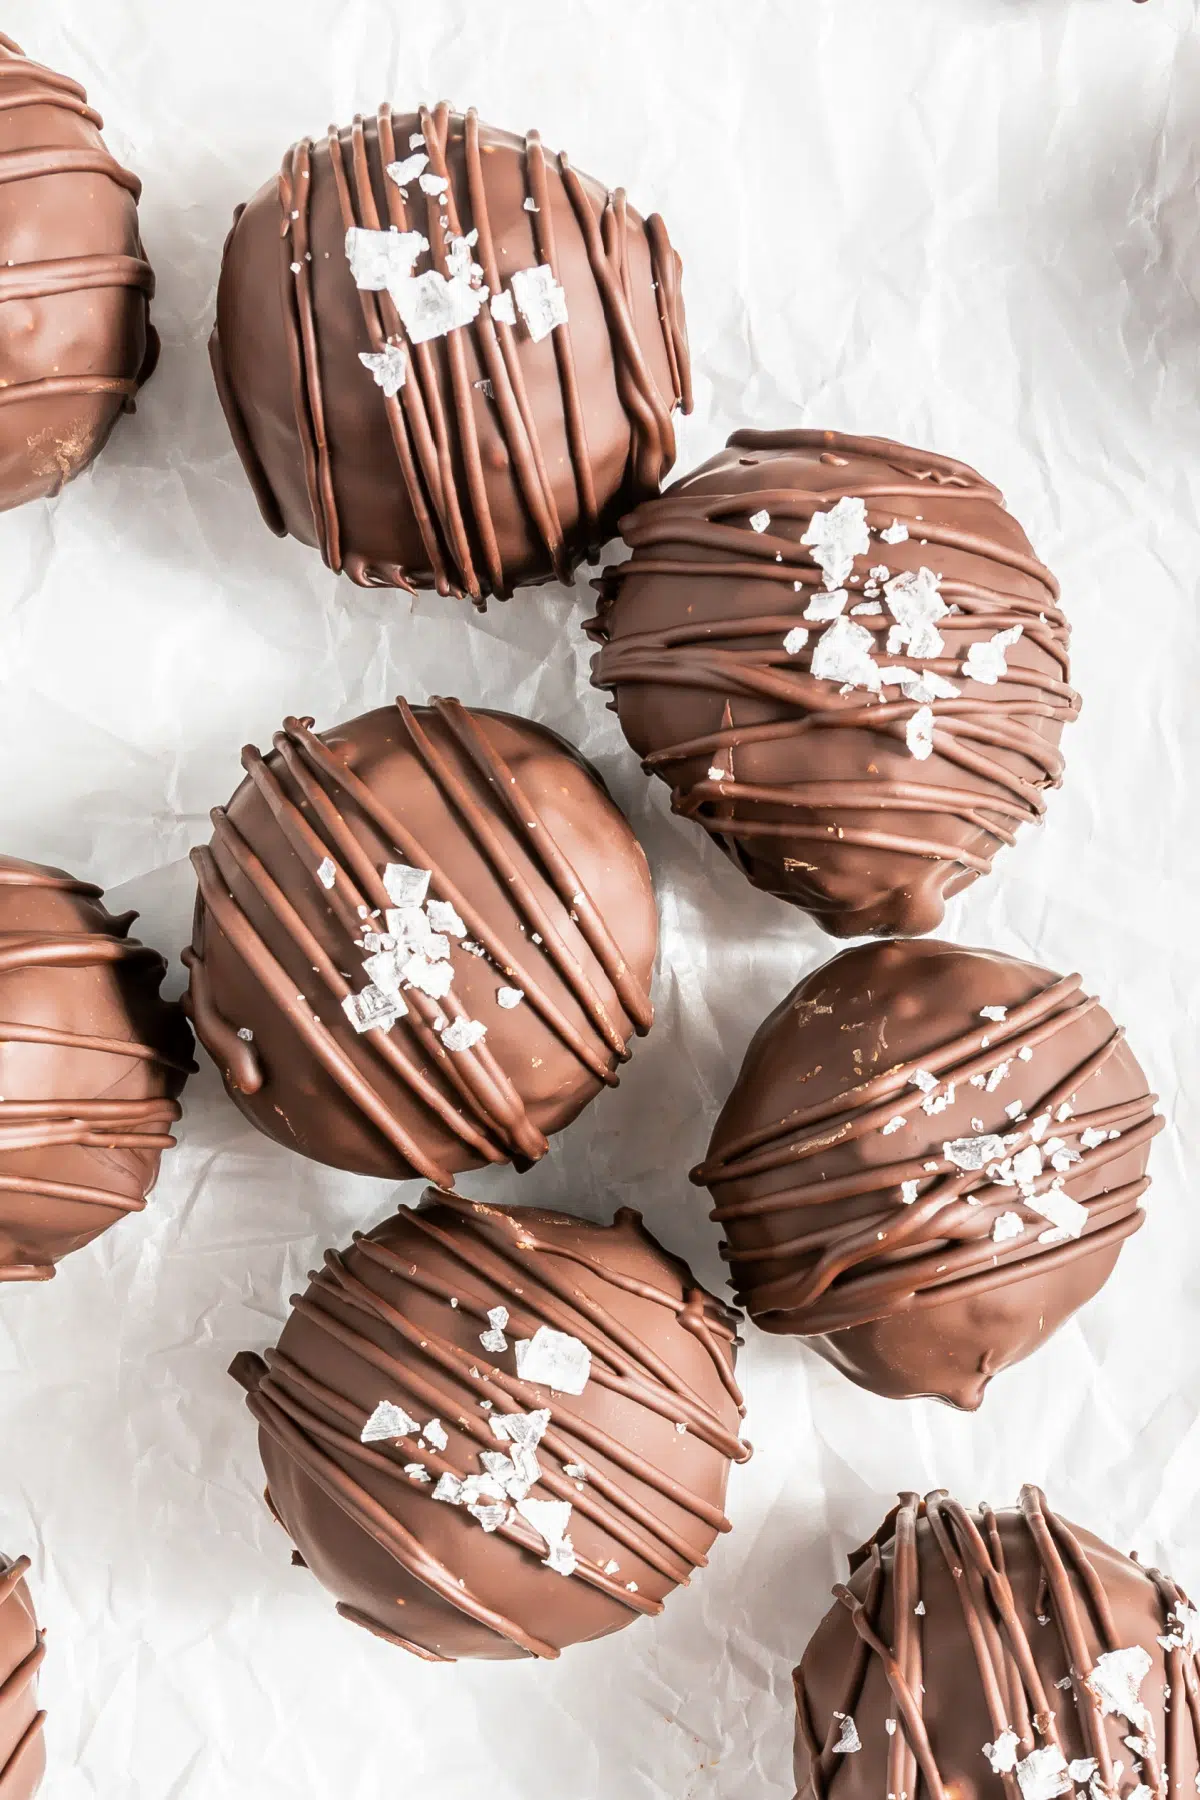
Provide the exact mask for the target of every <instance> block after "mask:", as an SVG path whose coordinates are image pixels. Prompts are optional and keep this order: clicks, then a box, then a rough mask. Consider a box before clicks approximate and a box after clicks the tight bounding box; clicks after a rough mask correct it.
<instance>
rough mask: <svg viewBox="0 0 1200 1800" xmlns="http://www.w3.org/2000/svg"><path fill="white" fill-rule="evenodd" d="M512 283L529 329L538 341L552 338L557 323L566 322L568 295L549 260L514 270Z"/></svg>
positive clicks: (514, 294)
mask: <svg viewBox="0 0 1200 1800" xmlns="http://www.w3.org/2000/svg"><path fill="white" fill-rule="evenodd" d="M510 285H511V287H512V292H513V298H514V300H515V301H516V303H517V310H518V311H519V312H520V314H521V317H522V318H523V319H524V321H525V329H526V330H527V331H528V333H529V335H530V337H531V338H532V339H533V341H534V343H535V344H537V343H540V342H541V340H542V339H543V338H545V337H549V335H550V333H551V332H552V331H553V330H554V327H555V326H556V325H565V324H566V322H567V296H566V295H565V294H564V292H563V290H562V289H561V288H560V287H559V285H558V283H557V281H555V279H554V270H553V269H552V268H551V267H550V265H549V264H548V263H542V264H540V265H539V267H538V268H536V269H514V270H513V273H512V277H511V282H510Z"/></svg>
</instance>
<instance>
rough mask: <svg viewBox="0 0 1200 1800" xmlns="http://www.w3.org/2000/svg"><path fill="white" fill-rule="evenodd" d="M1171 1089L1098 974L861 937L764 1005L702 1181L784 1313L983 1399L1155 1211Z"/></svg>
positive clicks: (922, 1381) (848, 1348) (736, 1274)
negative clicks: (1164, 1088)
mask: <svg viewBox="0 0 1200 1800" xmlns="http://www.w3.org/2000/svg"><path fill="white" fill-rule="evenodd" d="M1155 1098H1156V1096H1155V1095H1153V1094H1150V1093H1147V1091H1146V1078H1145V1076H1144V1075H1143V1073H1142V1071H1141V1069H1140V1068H1139V1066H1138V1064H1137V1061H1136V1060H1135V1058H1134V1056H1133V1054H1132V1052H1131V1051H1130V1049H1129V1047H1128V1045H1127V1044H1126V1042H1125V1034H1124V1032H1123V1031H1119V1030H1118V1029H1117V1028H1116V1026H1115V1025H1114V1024H1113V1022H1112V1020H1111V1019H1110V1017H1109V1016H1108V1014H1107V1013H1106V1012H1105V1010H1104V1008H1103V1007H1102V1006H1101V1005H1100V1003H1099V1001H1097V1000H1094V999H1091V998H1089V997H1088V996H1087V995H1086V994H1085V993H1084V990H1083V986H1082V984H1081V981H1080V978H1079V976H1078V975H1067V976H1057V975H1052V974H1051V973H1050V972H1049V971H1048V970H1046V969H1038V968H1035V967H1034V966H1033V965H1032V964H1031V963H1026V962H1018V961H1017V960H1016V959H1015V958H1014V957H1011V956H1000V955H998V954H996V953H995V952H994V951H987V950H964V949H959V948H958V947H957V946H956V945H953V944H940V943H936V942H933V941H925V942H917V943H903V942H900V943H884V944H877V943H868V944H861V945H859V946H858V947H857V948H855V949H853V950H845V951H843V952H842V954H841V955H840V956H835V957H834V959H833V961H832V962H830V963H827V964H826V965H825V967H824V968H823V969H818V970H817V971H816V972H815V973H814V974H812V975H809V976H807V977H806V979H805V980H804V981H802V982H801V983H800V985H799V986H798V987H797V988H795V989H794V990H793V992H792V993H790V994H789V995H788V997H787V999H786V1000H785V1001H784V1002H783V1003H782V1005H780V1006H778V1007H777V1008H776V1009H775V1011H774V1012H773V1013H772V1014H771V1015H770V1017H769V1018H768V1019H767V1020H766V1021H765V1023H764V1024H763V1025H762V1026H760V1028H759V1030H758V1031H757V1033H756V1034H755V1036H754V1038H753V1040H752V1042H751V1044H750V1048H749V1049H748V1050H747V1052H746V1058H745V1061H744V1062H743V1064H742V1068H741V1073H740V1074H739V1076H738V1078H737V1082H736V1083H735V1085H734V1088H733V1092H732V1093H731V1094H730V1096H729V1098H728V1100H727V1101H726V1102H725V1106H724V1109H723V1110H722V1112H721V1116H720V1118H719V1119H718V1120H717V1125H716V1129H715V1131H714V1132H713V1137H712V1142H711V1144H710V1145H709V1150H708V1160H707V1162H705V1163H704V1165H703V1166H702V1167H701V1168H700V1169H698V1170H696V1172H695V1174H694V1176H693V1179H694V1180H696V1181H700V1182H702V1183H704V1185H705V1186H707V1188H708V1189H709V1192H710V1193H711V1195H712V1197H713V1199H714V1201H715V1202H716V1206H715V1209H714V1211H713V1214H712V1216H713V1218H714V1219H718V1220H720V1221H721V1223H722V1224H723V1225H724V1227H725V1229H726V1231H727V1232H728V1234H729V1241H728V1243H727V1244H725V1245H723V1246H722V1252H723V1254H724V1255H725V1256H726V1257H727V1258H728V1260H729V1261H730V1263H731V1264H732V1266H733V1283H734V1286H735V1288H736V1289H737V1294H738V1299H739V1302H740V1303H741V1304H742V1305H744V1306H745V1307H746V1308H747V1309H748V1310H749V1312H750V1314H751V1316H752V1317H753V1318H754V1319H755V1321H756V1322H757V1323H758V1324H759V1325H760V1326H761V1327H762V1328H763V1330H764V1331H772V1332H777V1333H780V1334H783V1335H787V1336H802V1337H807V1338H809V1339H810V1340H811V1342H812V1346H813V1349H814V1350H817V1351H819V1353H820V1354H821V1355H822V1356H824V1357H825V1358H826V1359H827V1360H828V1361H829V1362H831V1363H833V1364H834V1366H835V1367H836V1368H839V1369H842V1370H843V1371H844V1372H845V1373H846V1374H847V1375H849V1376H850V1378H851V1380H852V1381H856V1382H858V1383H859V1385H860V1386H861V1387H866V1388H870V1389H871V1390H872V1391H873V1392H874V1393H877V1394H888V1395H892V1396H895V1397H905V1396H911V1395H918V1394H924V1395H932V1396H936V1397H937V1398H939V1399H942V1400H946V1401H949V1402H950V1404H951V1405H953V1406H960V1407H965V1408H968V1409H973V1408H975V1407H977V1406H978V1405H979V1403H980V1401H981V1400H982V1398H983V1394H984V1390H985V1388H986V1387H987V1384H988V1382H989V1380H990V1379H991V1377H992V1376H993V1375H994V1374H996V1372H997V1371H998V1370H999V1369H1004V1368H1007V1367H1008V1366H1009V1364H1010V1363H1015V1362H1020V1361H1021V1360H1022V1359H1023V1358H1024V1357H1026V1356H1028V1355H1029V1354H1030V1353H1031V1352H1032V1351H1034V1350H1036V1349H1037V1347H1038V1345H1039V1344H1040V1343H1042V1342H1043V1340H1044V1339H1045V1338H1047V1337H1049V1336H1050V1334H1051V1333H1052V1332H1054V1331H1057V1329H1058V1327H1059V1326H1060V1325H1061V1324H1062V1323H1063V1322H1064V1320H1066V1319H1068V1318H1070V1316H1071V1314H1072V1313H1073V1312H1075V1311H1076V1310H1077V1308H1079V1307H1080V1306H1082V1305H1083V1304H1084V1302H1085V1301H1087V1300H1090V1299H1091V1298H1092V1296H1093V1295H1094V1294H1096V1293H1097V1292H1098V1291H1099V1289H1100V1288H1101V1287H1102V1286H1103V1284H1104V1282H1105V1281H1106V1280H1107V1279H1108V1276H1109V1274H1110V1273H1111V1272H1112V1269H1113V1267H1114V1265H1115V1263H1116V1260H1117V1257H1118V1255H1119V1254H1120V1249H1121V1245H1122V1244H1123V1243H1124V1241H1125V1239H1126V1238H1127V1237H1129V1236H1131V1235H1132V1233H1133V1232H1135V1231H1136V1230H1137V1229H1138V1228H1139V1226H1140V1225H1141V1223H1142V1219H1143V1213H1142V1209H1141V1198H1142V1195H1143V1194H1144V1193H1145V1191H1146V1188H1147V1187H1148V1185H1149V1182H1148V1180H1147V1177H1146V1162H1147V1158H1148V1155H1149V1149H1150V1139H1151V1138H1152V1137H1154V1135H1155V1134H1156V1132H1158V1131H1159V1130H1160V1128H1161V1126H1162V1123H1163V1121H1162V1119H1161V1118H1160V1117H1158V1116H1157V1115H1156V1114H1155V1112H1154V1105H1155Z"/></svg>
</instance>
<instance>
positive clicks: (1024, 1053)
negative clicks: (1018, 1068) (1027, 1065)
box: [1017, 1044, 1033, 1062]
mask: <svg viewBox="0 0 1200 1800" xmlns="http://www.w3.org/2000/svg"><path fill="white" fill-rule="evenodd" d="M1017 1055H1018V1056H1019V1057H1020V1059H1021V1061H1022V1062H1032V1061H1033V1051H1032V1050H1031V1049H1030V1047H1029V1045H1028V1044H1022V1045H1021V1048H1020V1049H1019V1050H1018V1051H1017Z"/></svg>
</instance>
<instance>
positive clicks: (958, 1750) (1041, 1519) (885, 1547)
mask: <svg viewBox="0 0 1200 1800" xmlns="http://www.w3.org/2000/svg"><path fill="white" fill-rule="evenodd" d="M833 1591H834V1595H835V1600H836V1604H835V1605H834V1606H833V1607H832V1608H831V1610H830V1611H829V1612H828V1613H827V1614H826V1616H825V1618H824V1619H823V1621H822V1622H821V1624H820V1625H819V1626H818V1627H817V1630H816V1632H815V1633H814V1635H813V1638H812V1641H811V1642H810V1644H809V1646H808V1648H807V1650H806V1651H805V1652H804V1656H803V1658H802V1660H801V1663H800V1666H799V1668H798V1669H797V1670H796V1672H795V1688H796V1712H797V1724H796V1789H797V1800H900V1797H901V1796H907V1797H908V1800H916V1796H918V1795H922V1796H926V1797H927V1800H954V1797H955V1796H965V1795H975V1796H978V1800H1060V1797H1061V1796H1066V1797H1068V1800H1167V1797H1168V1796H1171V1797H1175V1796H1179V1797H1182V1796H1184V1795H1191V1794H1192V1793H1193V1792H1194V1791H1195V1789H1196V1787H1197V1785H1200V1783H1198V1772H1200V1707H1198V1705H1197V1694H1198V1692H1200V1667H1198V1666H1197V1658H1196V1651H1197V1647H1198V1646H1200V1615H1198V1614H1197V1613H1196V1611H1195V1609H1194V1608H1193V1607H1192V1606H1191V1604H1190V1603H1189V1601H1188V1599H1187V1597H1186V1595H1185V1594H1184V1593H1183V1590H1182V1589H1181V1588H1179V1587H1177V1586H1176V1584H1175V1583H1174V1582H1173V1581H1172V1580H1170V1579H1169V1577H1167V1576H1166V1575H1162V1574H1160V1573H1159V1572H1158V1570H1157V1569H1148V1568H1144V1567H1143V1566H1142V1564H1141V1563H1138V1562H1134V1561H1132V1560H1131V1559H1130V1558H1129V1557H1127V1556H1122V1555H1121V1554H1120V1552H1119V1551H1117V1550H1113V1549H1111V1548H1110V1547H1109V1546H1108V1545H1107V1544H1105V1543H1102V1542H1101V1540H1100V1539H1099V1538H1097V1537H1094V1536H1093V1535H1092V1533H1091V1532H1090V1531H1084V1530H1081V1529H1080V1527H1079V1526H1077V1525H1070V1524H1068V1523H1067V1521H1066V1520H1065V1519H1063V1518H1060V1517H1059V1516H1058V1514H1057V1513H1055V1512H1053V1511H1052V1510H1051V1508H1050V1507H1049V1505H1048V1504H1047V1503H1046V1500H1045V1497H1044V1496H1043V1495H1042V1494H1041V1493H1040V1492H1039V1491H1038V1489H1037V1488H1035V1487H1027V1488H1024V1489H1023V1490H1022V1493H1021V1498H1020V1503H1019V1505H1018V1506H1017V1507H1010V1508H1004V1509H1001V1510H999V1511H993V1510H992V1508H991V1507H987V1506H984V1507H979V1508H977V1509H974V1510H968V1508H966V1507H965V1506H960V1505H959V1504H958V1502H957V1501H955V1500H952V1499H951V1498H950V1496H949V1495H948V1494H945V1493H933V1494H927V1495H926V1497H925V1499H924V1500H923V1501H922V1500H920V1499H919V1498H918V1497H917V1495H916V1494H902V1495H901V1496H900V1504H899V1506H898V1507H897V1508H896V1509H895V1510H894V1511H893V1512H892V1513H890V1514H889V1515H888V1517H887V1518H886V1519H885V1520H884V1522H883V1524H882V1526H881V1527H880V1529H879V1531H878V1532H877V1533H876V1534H875V1536H874V1537H873V1538H872V1539H871V1541H870V1542H869V1543H868V1544H866V1545H865V1546H864V1547H863V1548H862V1549H861V1550H859V1551H857V1552H856V1553H855V1554H854V1555H853V1556H852V1557H851V1558H850V1574H849V1577H848V1579H847V1581H846V1582H845V1584H844V1585H839V1586H838V1587H835V1588H834V1590H833Z"/></svg>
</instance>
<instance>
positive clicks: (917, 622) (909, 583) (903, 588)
mask: <svg viewBox="0 0 1200 1800" xmlns="http://www.w3.org/2000/svg"><path fill="white" fill-rule="evenodd" d="M883 592H884V598H885V599H886V601H887V603H888V607H889V609H890V611H891V614H892V617H893V618H894V619H895V621H896V623H895V624H894V625H893V626H892V628H891V630H890V631H889V633H888V640H887V647H888V655H889V656H895V655H897V654H898V652H900V651H901V650H907V651H908V654H909V655H910V656H913V657H916V658H917V659H918V661H921V662H928V661H931V660H932V659H933V658H934V657H935V656H940V655H941V653H942V649H943V641H942V635H941V633H940V632H939V631H938V630H937V629H936V621H937V620H938V619H942V618H945V616H946V614H947V613H948V612H949V610H950V608H949V607H948V606H947V605H946V602H945V601H944V600H943V599H942V596H941V593H940V591H939V581H938V577H937V576H936V575H935V574H934V572H933V570H932V569H925V568H921V569H917V570H916V571H914V570H912V569H906V570H905V571H904V572H903V574H900V575H894V576H893V577H892V579H891V580H890V581H889V582H887V583H886V585H885V586H884V590H883Z"/></svg>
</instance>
